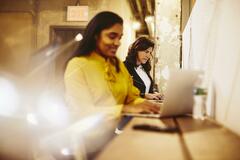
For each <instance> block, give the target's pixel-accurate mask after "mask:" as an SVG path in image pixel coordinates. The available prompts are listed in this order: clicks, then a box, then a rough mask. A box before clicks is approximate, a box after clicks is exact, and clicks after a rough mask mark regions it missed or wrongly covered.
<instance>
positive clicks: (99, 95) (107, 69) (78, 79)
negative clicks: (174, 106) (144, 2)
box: [64, 11, 159, 117]
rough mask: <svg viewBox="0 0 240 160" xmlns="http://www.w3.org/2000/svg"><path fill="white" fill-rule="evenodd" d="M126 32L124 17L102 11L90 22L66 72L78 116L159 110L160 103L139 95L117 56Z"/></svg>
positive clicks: (69, 97) (66, 85) (68, 92)
mask: <svg viewBox="0 0 240 160" xmlns="http://www.w3.org/2000/svg"><path fill="white" fill-rule="evenodd" d="M122 35H123V20H122V18H121V17H120V16H118V15H117V14H115V13H113V12H107V11H105V12H100V13H98V14H97V15H96V16H95V17H93V19H92V20H91V21H90V22H89V23H88V25H87V27H86V30H85V32H84V35H83V39H82V40H81V41H80V44H79V47H78V49H77V51H76V52H75V53H74V55H73V56H72V57H71V59H70V60H69V62H68V64H67V68H66V71H65V75H64V82H65V89H66V96H67V103H68V104H69V105H70V107H71V111H73V112H74V114H75V116H77V117H78V116H81V115H87V114H89V113H92V112H96V111H97V112H98V111H100V112H105V113H107V114H108V115H111V116H113V117H118V116H119V115H120V113H121V112H133V113H139V112H148V113H152V112H158V111H159V106H158V105H157V104H155V103H152V102H149V101H147V100H144V99H142V98H140V97H139V95H140V93H139V91H138V89H137V88H135V87H134V86H133V82H132V78H131V76H130V75H129V73H128V71H127V69H126V68H125V66H124V64H123V63H122V62H121V61H120V60H119V59H118V58H117V57H116V52H117V49H118V47H119V46H120V40H121V37H122Z"/></svg>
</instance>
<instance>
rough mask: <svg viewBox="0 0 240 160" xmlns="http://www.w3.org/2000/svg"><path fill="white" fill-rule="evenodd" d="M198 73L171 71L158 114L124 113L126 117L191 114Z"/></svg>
mask: <svg viewBox="0 0 240 160" xmlns="http://www.w3.org/2000/svg"><path fill="white" fill-rule="evenodd" d="M199 73H200V72H199V71H193V70H182V69H181V70H172V71H170V77H169V80H168V81H167V88H166V90H165V92H164V100H163V101H162V102H161V101H160V102H159V103H160V104H161V105H162V106H161V109H160V114H146V113H144V114H141V113H124V114H123V115H127V116H137V117H149V118H160V117H170V116H178V115H184V114H188V113H191V112H192V106H193V89H194V84H195V82H196V80H197V78H198V75H199Z"/></svg>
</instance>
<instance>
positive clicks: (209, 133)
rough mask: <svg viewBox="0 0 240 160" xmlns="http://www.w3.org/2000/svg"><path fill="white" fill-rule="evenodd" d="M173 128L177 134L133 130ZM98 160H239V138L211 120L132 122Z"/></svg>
mask: <svg viewBox="0 0 240 160" xmlns="http://www.w3.org/2000/svg"><path fill="white" fill-rule="evenodd" d="M143 123H144V124H150V125H155V126H160V127H164V126H172V127H177V128H178V129H179V130H178V131H176V132H174V133H165V132H153V131H143V130H134V129H133V128H132V127H133V126H134V125H136V124H143ZM96 159H97V160H148V159H149V160H158V159H173V160H175V159H176V160H181V159H187V160H188V159H210V160H220V159H223V160H225V159H226V160H233V159H240V137H239V136H237V135H235V134H233V133H231V132H230V131H228V130H227V129H225V128H223V127H222V126H220V125H217V124H215V123H213V122H211V121H209V120H204V121H201V120H194V119H192V118H191V117H178V118H167V119H166V118H165V119H160V120H159V119H149V118H133V119H132V120H131V121H130V122H129V123H128V124H127V126H126V127H125V128H124V130H123V133H122V134H120V135H118V136H116V137H115V138H114V139H113V140H112V141H111V142H110V143H109V144H108V145H107V146H106V147H105V148H104V149H103V151H102V152H101V153H100V154H99V155H98V156H97V157H96Z"/></svg>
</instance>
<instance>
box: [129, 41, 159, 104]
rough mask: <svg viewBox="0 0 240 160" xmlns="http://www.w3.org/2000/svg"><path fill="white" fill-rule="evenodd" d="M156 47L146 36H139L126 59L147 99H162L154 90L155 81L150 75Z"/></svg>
mask: <svg viewBox="0 0 240 160" xmlns="http://www.w3.org/2000/svg"><path fill="white" fill-rule="evenodd" d="M153 48H154V42H152V41H151V40H150V39H148V38H146V37H140V38H138V39H137V40H136V41H135V42H134V43H133V44H132V45H131V46H130V48H129V50H128V56H127V57H126V60H125V61H124V64H125V66H126V68H127V69H128V72H129V73H130V74H131V76H132V78H133V82H134V86H136V87H137V88H138V89H139V90H140V95H141V97H144V98H146V99H150V100H153V99H156V100H158V99H161V97H162V96H161V94H159V93H157V92H154V82H153V79H152V77H151V76H150V70H151V64H150V58H151V57H152V52H153Z"/></svg>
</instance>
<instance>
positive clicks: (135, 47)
mask: <svg viewBox="0 0 240 160" xmlns="http://www.w3.org/2000/svg"><path fill="white" fill-rule="evenodd" d="M149 47H153V48H154V42H153V41H151V40H150V39H148V38H146V37H139V38H138V39H137V40H136V41H135V42H134V43H133V44H132V45H131V46H130V47H129V49H128V55H127V57H126V62H127V63H130V64H132V65H133V66H135V67H137V56H138V51H144V50H146V49H148V48H149ZM142 66H143V68H144V70H145V71H146V72H149V71H150V70H151V64H150V60H148V61H147V62H146V63H145V64H142Z"/></svg>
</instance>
